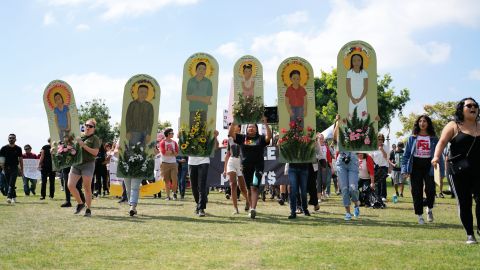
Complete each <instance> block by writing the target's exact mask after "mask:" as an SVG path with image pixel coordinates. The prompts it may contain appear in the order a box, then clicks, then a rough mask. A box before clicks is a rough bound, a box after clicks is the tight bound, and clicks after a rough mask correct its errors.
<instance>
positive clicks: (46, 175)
mask: <svg viewBox="0 0 480 270" xmlns="http://www.w3.org/2000/svg"><path fill="white" fill-rule="evenodd" d="M47 180H48V181H49V191H50V193H49V194H50V198H53V197H54V195H55V172H54V171H51V170H42V188H41V190H40V196H41V197H43V198H45V197H46V196H47Z"/></svg>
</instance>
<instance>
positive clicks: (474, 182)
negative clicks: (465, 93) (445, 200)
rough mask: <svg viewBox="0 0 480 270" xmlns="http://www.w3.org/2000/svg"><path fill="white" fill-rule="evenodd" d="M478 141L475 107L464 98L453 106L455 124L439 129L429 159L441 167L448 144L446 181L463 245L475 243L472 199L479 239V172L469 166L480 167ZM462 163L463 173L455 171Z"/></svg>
mask: <svg viewBox="0 0 480 270" xmlns="http://www.w3.org/2000/svg"><path fill="white" fill-rule="evenodd" d="M479 137H480V123H479V109H478V103H477V102H476V101H475V100H474V99H473V98H464V99H462V100H461V101H460V102H459V103H458V104H457V106H456V111H455V121H452V122H450V123H448V124H447V125H446V126H445V127H444V128H443V131H442V135H441V137H440V140H439V142H438V144H437V147H436V148H435V155H434V157H433V159H432V164H433V166H437V164H440V165H441V164H442V163H443V162H442V161H441V160H442V151H443V149H444V148H445V146H446V145H447V143H448V142H450V157H449V159H448V160H449V166H448V170H447V171H448V179H449V180H450V181H451V184H452V188H453V192H454V193H455V196H456V198H457V203H458V206H459V210H460V219H461V221H462V224H463V227H464V228H465V231H466V232H467V242H466V243H467V244H475V243H477V240H476V239H475V234H474V233H473V216H472V195H473V198H474V199H475V203H476V206H475V215H476V217H477V234H478V235H479V236H480V224H479V218H480V199H479V197H480V181H478V180H479V179H478V178H479V177H478V175H479V173H480V171H479V168H478V166H477V167H475V166H474V165H473V166H472V164H480V138H479ZM461 160H463V161H461ZM465 161H466V164H467V166H463V168H464V170H459V167H460V164H461V162H463V163H465ZM468 165H470V166H468Z"/></svg>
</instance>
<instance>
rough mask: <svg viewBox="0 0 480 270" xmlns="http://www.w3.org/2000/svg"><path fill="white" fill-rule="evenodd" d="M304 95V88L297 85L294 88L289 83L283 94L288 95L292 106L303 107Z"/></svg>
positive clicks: (305, 93)
mask: <svg viewBox="0 0 480 270" xmlns="http://www.w3.org/2000/svg"><path fill="white" fill-rule="evenodd" d="M306 95H307V91H305V88H303V87H301V86H299V87H298V88H297V89H295V88H293V86H291V85H290V86H289V87H288V88H287V92H286V93H285V96H286V97H288V101H289V102H290V106H292V107H303V100H304V97H305V96H306Z"/></svg>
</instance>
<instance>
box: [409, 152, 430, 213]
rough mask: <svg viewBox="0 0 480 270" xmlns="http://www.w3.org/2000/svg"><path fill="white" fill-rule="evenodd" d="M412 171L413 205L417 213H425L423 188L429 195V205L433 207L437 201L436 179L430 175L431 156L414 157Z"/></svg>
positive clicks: (427, 201)
mask: <svg viewBox="0 0 480 270" xmlns="http://www.w3.org/2000/svg"><path fill="white" fill-rule="evenodd" d="M412 166H413V167H412V172H411V173H410V182H411V183H410V185H411V188H412V198H413V207H414V209H415V214H417V215H422V214H423V189H424V187H425V194H426V195H427V200H426V203H427V206H428V208H430V209H432V208H433V204H434V203H435V181H434V180H433V176H432V175H430V169H431V166H432V164H431V159H430V158H415V157H414V158H413V165H412Z"/></svg>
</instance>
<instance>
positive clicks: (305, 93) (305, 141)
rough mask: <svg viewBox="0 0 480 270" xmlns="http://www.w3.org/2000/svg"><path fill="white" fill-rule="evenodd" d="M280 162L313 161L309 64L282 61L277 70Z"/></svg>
mask: <svg viewBox="0 0 480 270" xmlns="http://www.w3.org/2000/svg"><path fill="white" fill-rule="evenodd" d="M277 94H278V117H279V130H280V138H279V141H278V145H279V148H280V162H282V163H287V162H288V163H305V162H311V161H314V160H315V145H314V144H315V139H314V138H315V126H316V120H315V90H314V75H313V69H312V66H311V65H310V63H309V62H308V61H307V60H305V59H303V58H300V57H291V58H287V59H285V60H284V61H283V62H282V63H281V64H280V66H279V67H278V71H277Z"/></svg>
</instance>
